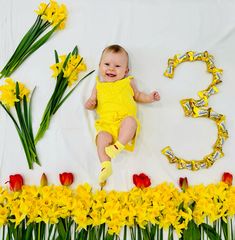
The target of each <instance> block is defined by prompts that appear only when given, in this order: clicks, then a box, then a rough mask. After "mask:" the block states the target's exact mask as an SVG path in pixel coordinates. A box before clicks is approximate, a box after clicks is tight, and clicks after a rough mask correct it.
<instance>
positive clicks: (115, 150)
mask: <svg viewBox="0 0 235 240" xmlns="http://www.w3.org/2000/svg"><path fill="white" fill-rule="evenodd" d="M124 148H125V146H124V145H122V144H121V143H120V142H119V141H116V142H115V143H114V144H113V145H110V146H108V147H106V148H105V152H106V154H107V155H108V156H109V157H110V158H115V157H116V156H117V155H118V154H119V153H120V152H121V151H122V150H123V149H124Z"/></svg>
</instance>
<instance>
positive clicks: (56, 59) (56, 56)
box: [54, 50, 59, 63]
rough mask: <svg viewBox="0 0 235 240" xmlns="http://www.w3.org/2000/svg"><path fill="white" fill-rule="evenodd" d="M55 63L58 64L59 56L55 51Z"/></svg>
mask: <svg viewBox="0 0 235 240" xmlns="http://www.w3.org/2000/svg"><path fill="white" fill-rule="evenodd" d="M54 52H55V62H56V63H58V62H59V56H58V53H57V51H56V50H55V51H54Z"/></svg>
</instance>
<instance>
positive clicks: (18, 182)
mask: <svg viewBox="0 0 235 240" xmlns="http://www.w3.org/2000/svg"><path fill="white" fill-rule="evenodd" d="M9 178H10V179H9V181H7V182H9V185H10V190H11V191H13V192H16V191H20V190H21V189H22V186H23V184H24V181H23V177H22V176H21V175H20V174H15V175H10V177H9ZM7 182H6V183H7Z"/></svg>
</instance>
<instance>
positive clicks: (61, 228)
mask: <svg viewBox="0 0 235 240" xmlns="http://www.w3.org/2000/svg"><path fill="white" fill-rule="evenodd" d="M57 229H58V234H59V237H60V239H63V240H65V239H66V230H65V226H64V224H63V219H59V222H58V223H57Z"/></svg>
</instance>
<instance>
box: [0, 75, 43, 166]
mask: <svg viewBox="0 0 235 240" xmlns="http://www.w3.org/2000/svg"><path fill="white" fill-rule="evenodd" d="M5 81H6V84H5V85H2V86H0V91H1V92H2V93H1V95H0V104H1V106H2V107H3V109H4V110H5V111H6V113H7V114H8V115H9V117H10V118H11V119H12V121H13V123H14V125H15V128H16V130H17V133H18V135H19V138H20V140H21V143H22V146H23V148H24V152H25V155H26V159H27V162H28V167H29V168H30V169H32V168H33V163H37V164H38V165H40V162H39V159H38V156H37V151H36V147H35V142H34V135H33V129H32V117H31V111H32V97H33V93H34V90H33V91H32V94H31V98H30V100H29V101H28V100H27V99H28V95H29V93H30V92H29V90H28V89H27V88H26V87H25V86H24V84H22V83H18V82H16V83H15V82H14V81H13V80H12V79H11V78H8V79H6V80H5ZM10 107H14V108H15V111H16V115H17V118H18V120H17V119H16V118H15V117H14V115H13V114H12V113H11V111H10Z"/></svg>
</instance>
